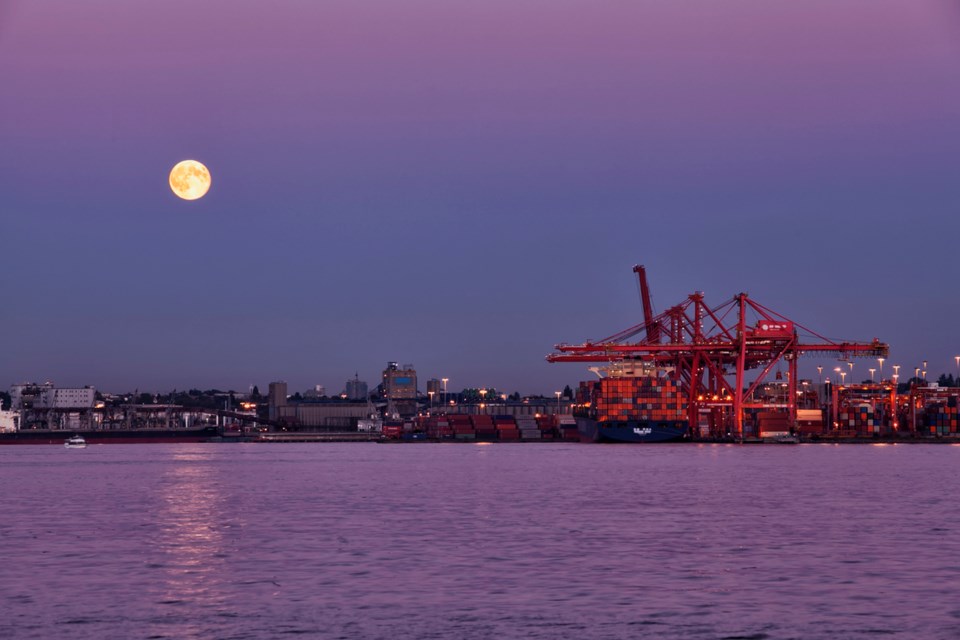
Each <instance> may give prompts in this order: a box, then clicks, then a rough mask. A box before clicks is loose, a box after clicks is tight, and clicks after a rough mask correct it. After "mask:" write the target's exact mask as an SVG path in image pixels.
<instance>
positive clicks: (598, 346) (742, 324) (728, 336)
mask: <svg viewBox="0 0 960 640" xmlns="http://www.w3.org/2000/svg"><path fill="white" fill-rule="evenodd" d="M633 271H634V273H636V274H637V276H638V278H639V280H640V296H641V301H642V304H643V314H644V317H643V322H642V323H640V324H637V325H635V326H632V327H630V328H628V329H625V330H623V331H621V332H619V333H616V334H614V335H612V336H608V337H606V338H603V339H602V340H596V341H588V342H585V343H583V344H577V345H572V344H558V345H556V347H555V349H556V352H555V353H552V354H550V355H548V356H547V361H548V362H601V363H608V364H614V363H623V362H629V361H641V362H644V363H648V364H651V365H654V366H655V367H657V368H660V369H668V370H673V375H674V377H675V379H676V380H677V381H678V382H679V384H680V387H681V389H682V391H683V393H684V394H685V396H686V397H685V400H686V403H687V409H688V417H689V421H690V425H691V429H695V427H696V425H698V424H699V416H700V411H701V409H710V410H713V411H717V410H719V411H720V412H721V414H722V418H723V420H724V421H727V422H728V425H729V426H730V427H731V428H732V430H733V435H734V436H736V437H738V438H742V437H743V434H744V430H743V425H744V411H745V410H746V409H763V408H767V409H769V408H777V409H787V410H788V412H789V421H790V424H795V423H796V418H797V359H798V358H799V357H800V356H802V355H805V354H819V355H824V356H831V357H837V358H839V359H843V360H849V359H851V358H856V357H873V358H876V357H886V356H887V354H888V352H889V346H888V345H886V344H884V343H882V342H880V341H879V340H877V339H876V338H875V339H873V340H872V341H871V342H836V341H834V340H830V339H828V338H825V337H823V336H822V335H820V334H819V333H817V332H815V331H812V330H810V329H808V328H806V327H804V326H802V325H800V324H799V323H796V322H794V321H792V320H790V319H789V318H787V317H786V316H783V315H781V314H779V313H777V312H776V311H773V310H771V309H768V308H767V307H765V306H763V305H762V304H760V303H758V302H756V301H754V300H751V299H750V298H749V296H748V295H747V294H746V293H738V294H737V295H735V296H734V297H733V298H732V299H730V300H728V301H727V302H724V303H723V304H721V305H719V306H717V307H713V308H711V307H709V306H707V304H706V303H705V302H704V299H703V294H702V293H693V294H691V295H690V296H688V297H687V299H686V300H684V301H683V302H681V303H680V304H678V305H676V306H673V307H670V308H669V309H667V310H666V311H664V312H662V313H660V314H657V315H654V312H653V307H652V304H651V301H650V290H649V288H648V286H647V277H646V270H645V269H644V267H643V266H640V265H638V266H635V267H634V268H633ZM749 315H752V316H753V317H752V318H751V319H750V320H748V316H749ZM798 330H802V331H803V332H804V333H805V334H806V336H805V337H807V336H808V338H807V339H805V340H803V341H801V339H800V334H799V333H798ZM782 362H786V364H787V366H788V371H789V373H788V377H787V378H788V379H787V385H788V387H789V389H788V393H787V394H786V402H785V403H780V404H775V405H774V404H771V403H769V402H767V403H765V402H758V401H755V400H753V399H752V398H753V397H754V392H755V391H756V390H757V389H758V388H759V387H760V385H762V384H763V383H764V381H765V380H766V378H767V376H768V374H770V372H771V371H773V370H774V368H775V367H777V366H778V365H779V364H780V363H782ZM756 369H759V373H758V374H757V375H756V378H755V379H754V380H753V381H752V382H747V380H746V373H747V371H750V370H756ZM731 377H732V380H731V379H730V378H731Z"/></svg>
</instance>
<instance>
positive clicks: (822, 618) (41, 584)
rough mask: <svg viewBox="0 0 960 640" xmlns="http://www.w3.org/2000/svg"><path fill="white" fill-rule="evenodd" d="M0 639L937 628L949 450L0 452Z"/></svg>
mask: <svg viewBox="0 0 960 640" xmlns="http://www.w3.org/2000/svg"><path fill="white" fill-rule="evenodd" d="M0 487H2V491H0V637H2V638H18V639H19V638H43V639H46V638H82V639H87V638H89V639H94V638H96V639H102V638H205V639H206V638H287V637H295V636H299V637H317V638H385V639H386V638H390V639H398V638H401V639H402V638H491V639H492V638H504V637H507V638H517V637H522V638H544V639H547V638H550V639H552V638H637V637H656V638H868V637H877V636H882V637H902V638H955V637H958V636H960V590H958V585H960V497H958V496H960V446H941V445H895V446H871V445H846V446H845V445H796V446H775V445H766V446H737V445H720V444H710V445H691V444H680V445H652V446H650V445H648V446H643V445H640V446H629V445H628V446H617V445H613V446H603V445H579V444H563V443H556V444H553V443H550V444H547V443H543V444H492V445H480V444H402V445H401V444H396V445H380V444H354V443H348V444H158V445H95V446H90V447H87V448H86V449H82V450H67V449H65V448H64V447H62V446H17V447H3V448H0Z"/></svg>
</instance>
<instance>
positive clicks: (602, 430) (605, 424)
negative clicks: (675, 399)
mask: <svg viewBox="0 0 960 640" xmlns="http://www.w3.org/2000/svg"><path fill="white" fill-rule="evenodd" d="M577 431H579V433H580V440H581V441H583V442H632V443H643V442H676V441H678V440H683V439H684V438H686V437H687V435H688V433H689V432H690V427H689V425H688V423H687V422H685V421H682V420H675V421H671V422H660V421H657V422H655V421H653V420H623V421H602V422H601V421H597V420H593V419H591V418H581V417H578V418H577Z"/></svg>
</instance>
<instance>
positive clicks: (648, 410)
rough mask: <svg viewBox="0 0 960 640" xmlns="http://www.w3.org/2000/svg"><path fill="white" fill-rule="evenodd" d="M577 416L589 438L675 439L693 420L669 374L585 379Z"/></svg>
mask: <svg viewBox="0 0 960 640" xmlns="http://www.w3.org/2000/svg"><path fill="white" fill-rule="evenodd" d="M577 395H578V398H577V399H578V403H577V405H576V406H575V410H574V418H575V419H576V422H577V430H578V431H579V433H580V438H581V440H583V441H587V442H674V441H677V440H683V439H684V438H686V437H688V435H689V432H690V423H689V421H688V420H687V417H686V415H687V413H686V404H685V403H684V402H683V399H682V397H681V394H680V388H679V387H678V385H677V384H676V382H675V381H673V380H672V379H671V378H670V377H669V376H667V375H656V374H650V375H639V376H616V377H606V378H601V379H600V380H596V381H590V382H581V383H580V388H579V390H578V394H577Z"/></svg>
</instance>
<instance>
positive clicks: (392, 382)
mask: <svg viewBox="0 0 960 640" xmlns="http://www.w3.org/2000/svg"><path fill="white" fill-rule="evenodd" d="M383 393H384V395H385V396H386V398H387V400H416V399H417V371H416V369H414V368H413V365H412V364H405V365H403V366H402V367H401V366H399V365H398V364H397V363H396V362H388V363H387V368H386V369H384V370H383Z"/></svg>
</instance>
